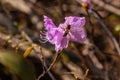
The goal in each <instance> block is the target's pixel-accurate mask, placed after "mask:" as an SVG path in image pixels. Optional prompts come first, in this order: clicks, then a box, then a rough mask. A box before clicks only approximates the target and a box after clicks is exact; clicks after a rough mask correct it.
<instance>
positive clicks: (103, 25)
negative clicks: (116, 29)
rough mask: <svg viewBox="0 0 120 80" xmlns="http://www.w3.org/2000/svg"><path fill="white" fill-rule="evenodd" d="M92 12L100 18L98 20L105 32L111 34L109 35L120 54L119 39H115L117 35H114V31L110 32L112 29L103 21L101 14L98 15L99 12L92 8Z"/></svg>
mask: <svg viewBox="0 0 120 80" xmlns="http://www.w3.org/2000/svg"><path fill="white" fill-rule="evenodd" d="M90 13H91V14H92V15H93V16H94V17H95V18H96V19H97V20H98V22H99V23H100V25H101V27H102V28H103V29H104V30H105V32H106V33H107V34H108V35H109V37H110V38H111V39H112V41H113V43H114V45H115V47H116V50H117V52H118V54H119V55H120V47H119V45H118V42H117V40H116V39H115V37H114V36H113V35H112V33H111V32H110V30H109V29H108V28H107V26H106V25H105V24H104V22H103V21H102V19H101V18H100V17H99V15H97V13H96V12H95V11H94V10H90Z"/></svg>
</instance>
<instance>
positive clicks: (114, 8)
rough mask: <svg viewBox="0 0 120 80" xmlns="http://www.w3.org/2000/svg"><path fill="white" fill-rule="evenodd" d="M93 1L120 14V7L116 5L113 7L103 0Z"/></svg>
mask: <svg viewBox="0 0 120 80" xmlns="http://www.w3.org/2000/svg"><path fill="white" fill-rule="evenodd" d="M92 1H93V3H95V4H97V5H98V6H100V7H102V8H104V9H105V10H107V11H109V12H112V13H114V14H116V15H119V16H120V9H117V8H116V7H113V6H111V5H110V4H106V3H104V2H103V1H102V0H92Z"/></svg>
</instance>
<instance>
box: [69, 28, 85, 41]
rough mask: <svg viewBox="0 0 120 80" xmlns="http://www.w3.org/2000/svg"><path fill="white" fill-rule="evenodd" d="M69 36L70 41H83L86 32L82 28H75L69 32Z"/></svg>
mask: <svg viewBox="0 0 120 80" xmlns="http://www.w3.org/2000/svg"><path fill="white" fill-rule="evenodd" d="M70 37H71V40H72V41H76V42H83V41H85V39H86V33H85V31H84V30H76V31H72V32H71V34H70Z"/></svg>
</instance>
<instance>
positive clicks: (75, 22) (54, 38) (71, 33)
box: [44, 16, 86, 52]
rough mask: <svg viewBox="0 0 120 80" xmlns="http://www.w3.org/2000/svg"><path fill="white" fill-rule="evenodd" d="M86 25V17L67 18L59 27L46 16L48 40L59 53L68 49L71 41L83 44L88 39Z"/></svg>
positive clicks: (45, 24) (45, 23)
mask: <svg viewBox="0 0 120 80" xmlns="http://www.w3.org/2000/svg"><path fill="white" fill-rule="evenodd" d="M84 25H85V17H75V16H70V17H65V22H64V23H62V24H60V25H59V26H58V27H57V26H56V25H55V24H54V23H53V21H52V20H51V19H50V18H48V17H47V16H44V26H45V29H46V30H47V32H46V38H47V39H48V41H49V42H50V43H51V44H54V45H55V50H56V51H57V52H58V51H61V50H62V49H63V48H67V46H68V43H69V41H76V42H83V41H84V40H85V39H86V33H85V31H84V30H83V26H84Z"/></svg>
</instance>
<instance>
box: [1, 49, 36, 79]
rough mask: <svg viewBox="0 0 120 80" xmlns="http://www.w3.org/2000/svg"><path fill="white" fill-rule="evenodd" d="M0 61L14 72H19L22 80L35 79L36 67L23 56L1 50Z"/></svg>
mask: <svg viewBox="0 0 120 80" xmlns="http://www.w3.org/2000/svg"><path fill="white" fill-rule="evenodd" d="M0 63H1V64H3V65H4V66H5V67H6V68H8V69H9V70H10V71H11V72H12V73H14V74H17V75H18V76H19V77H20V78H21V80H35V73H34V72H35V70H34V67H33V66H32V65H31V64H30V63H29V62H28V60H26V59H25V58H24V57H23V56H20V55H18V54H16V53H14V52H10V51H5V50H1V51H0Z"/></svg>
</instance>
